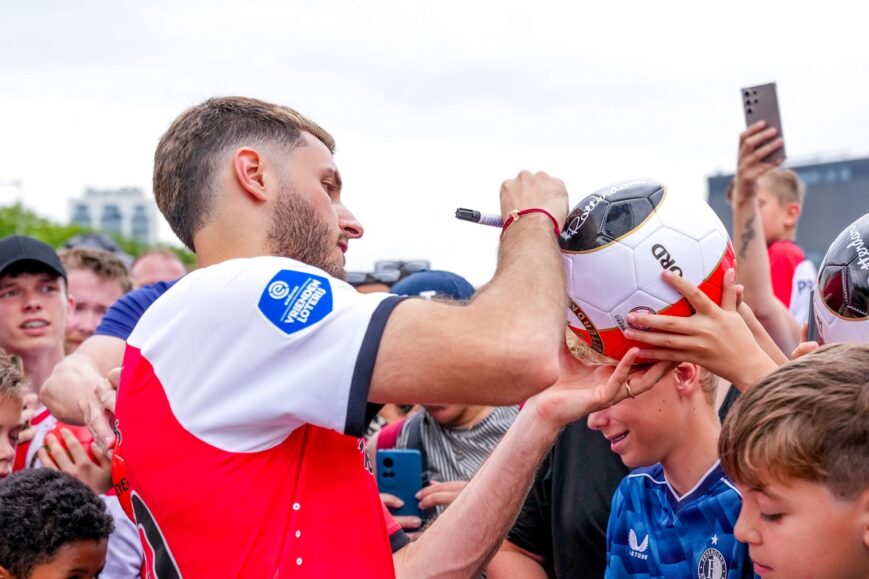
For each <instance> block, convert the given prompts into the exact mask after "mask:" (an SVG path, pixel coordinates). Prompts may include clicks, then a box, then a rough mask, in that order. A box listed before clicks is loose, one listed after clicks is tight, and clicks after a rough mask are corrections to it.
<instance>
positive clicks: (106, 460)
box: [88, 442, 112, 470]
mask: <svg viewBox="0 0 869 579" xmlns="http://www.w3.org/2000/svg"><path fill="white" fill-rule="evenodd" d="M90 451H91V453H92V454H93V455H94V458H95V459H97V465H98V466H99V467H100V468H101V469H104V470H105V469H107V468H112V458H111V457H110V456H109V455H108V454H107V453H105V452H103V449H101V448H100V447H99V445H97V443H96V442H92V443H91V444H90ZM88 459H90V456H88Z"/></svg>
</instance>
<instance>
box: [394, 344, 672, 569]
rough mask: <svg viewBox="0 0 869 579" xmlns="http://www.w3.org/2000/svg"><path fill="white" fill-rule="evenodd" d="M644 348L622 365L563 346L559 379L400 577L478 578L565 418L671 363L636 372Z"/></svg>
mask: <svg viewBox="0 0 869 579" xmlns="http://www.w3.org/2000/svg"><path fill="white" fill-rule="evenodd" d="M637 352H638V349H636V348H634V349H632V350H630V351H629V352H628V354H626V355H625V357H624V358H623V359H622V361H621V362H620V363H619V366H618V367H617V368H615V369H613V368H612V367H606V366H602V367H597V368H592V367H589V366H585V365H583V364H581V363H580V362H578V361H576V360H575V359H573V357H572V356H571V354H570V353H569V352H567V348H566V347H563V348H562V351H561V368H562V375H561V377H560V378H559V381H558V383H556V384H554V385H553V386H551V387H550V388H548V389H547V390H545V391H543V392H541V393H540V394H538V395H537V396H535V397H533V398H531V399H530V400H529V401H528V403H527V404H526V405H525V406H524V407H523V409H522V411H521V412H520V413H519V416H518V417H517V418H516V421H515V422H514V423H513V425H512V426H511V427H510V430H508V431H507V434H506V435H504V438H503V439H502V440H501V442H500V443H499V444H498V446H497V447H496V448H495V450H494V452H493V453H492V455H491V456H490V457H489V459H488V460H487V461H486V462H485V463H484V464H483V466H482V467H481V468H480V470H479V471H478V472H477V474H476V475H475V476H474V478H473V479H471V481H470V482H469V483H468V486H466V487H465V489H464V490H463V491H462V492H461V493H459V496H458V497H457V498H456V500H455V501H454V502H453V503H452V504H451V505H450V506H449V507H448V508H447V509H446V510H445V511H444V512H443V514H442V515H441V516H440V517H438V519H437V520H435V522H434V523H433V524H432V525H431V526H430V527H429V528H428V529H427V530H426V531H425V532H424V533H423V534H422V536H421V537H420V538H419V539H418V540H417V541H415V542H413V543H410V544H409V545H407V546H406V547H404V548H402V549H401V550H399V551H398V552H396V553H395V555H394V561H395V567H396V576H397V577H399V578H405V577H407V578H410V577H434V576H436V577H456V578H459V577H463V578H467V577H475V576H476V575H478V574H479V573H480V572H482V571H483V570H484V569H485V567H486V564H487V563H488V561H489V559H491V557H492V556H493V555H494V554H495V552H496V551H497V550H498V548H499V547H500V545H501V542H502V541H503V540H504V537H505V536H506V534H507V531H508V530H509V529H510V527H511V525H512V524H513V521H514V520H515V518H516V515H517V514H518V512H519V509H520V508H521V506H522V503H523V502H524V500H525V495H526V494H527V493H528V489H529V487H530V486H531V482H532V480H533V478H534V475H535V473H536V472H537V468H538V466H539V465H540V462H541V461H542V459H543V456H544V455H545V454H546V452H547V451H548V450H549V448H550V447H551V446H552V444H553V443H554V442H555V438H556V437H557V435H558V433H559V431H560V430H561V428H562V427H563V426H565V425H566V424H568V423H570V422H573V421H575V420H579V419H580V418H582V417H583V416H585V415H587V414H589V413H591V412H594V411H596V410H598V409H601V408H605V407H607V406H609V405H611V404H614V403H615V402H617V401H619V400H621V399H623V398H624V397H625V396H626V394H627V389H626V388H625V387H624V384H625V383H626V382H627V380H628V379H630V381H631V389H632V391H633V392H634V394H637V393H638V392H645V391H646V390H648V389H649V388H651V387H652V386H653V385H654V384H655V383H657V382H658V380H659V379H660V378H661V377H662V376H663V375H664V374H666V373H667V372H669V371H670V369H671V368H672V365H671V364H668V363H664V362H660V363H658V364H655V365H654V366H652V367H650V368H648V369H647V370H645V371H643V372H634V373H630V369H631V364H632V363H633V361H634V360H635V359H636V356H637Z"/></svg>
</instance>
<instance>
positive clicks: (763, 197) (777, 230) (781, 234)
mask: <svg viewBox="0 0 869 579" xmlns="http://www.w3.org/2000/svg"><path fill="white" fill-rule="evenodd" d="M757 202H758V207H759V209H760V219H761V221H762V222H763V234H764V237H765V238H766V243H767V245H769V244H770V243H772V242H773V241H777V240H779V239H787V238H788V230H787V227H786V225H787V223H789V222H790V219H789V216H788V211H787V207H786V206H785V205H783V204H782V202H781V201H780V200H779V198H778V196H777V195H776V194H775V193H773V192H772V191H770V190H769V189H768V188H766V187H764V186H763V181H761V183H760V184H759V185H758V190H757Z"/></svg>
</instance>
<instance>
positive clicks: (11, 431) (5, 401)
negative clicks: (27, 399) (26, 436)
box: [0, 397, 24, 479]
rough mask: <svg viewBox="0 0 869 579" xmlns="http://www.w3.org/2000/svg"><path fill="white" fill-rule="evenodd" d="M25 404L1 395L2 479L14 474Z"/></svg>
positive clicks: (0, 473) (0, 448)
mask: <svg viewBox="0 0 869 579" xmlns="http://www.w3.org/2000/svg"><path fill="white" fill-rule="evenodd" d="M23 405H24V404H23V402H22V401H21V400H18V399H15V398H5V397H0V479H3V478H6V477H7V476H9V475H10V474H12V463H14V462H15V447H16V446H18V434H19V433H20V432H21V409H22V407H23Z"/></svg>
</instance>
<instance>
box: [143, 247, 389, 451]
mask: <svg viewBox="0 0 869 579" xmlns="http://www.w3.org/2000/svg"><path fill="white" fill-rule="evenodd" d="M400 300H401V298H398V297H397V296H390V295H389V294H367V295H363V294H359V293H358V292H356V291H355V289H353V287H351V286H350V285H348V284H346V283H344V282H342V281H340V280H337V279H335V278H332V277H329V276H328V275H327V274H325V273H324V272H323V271H321V270H319V269H316V268H312V267H309V266H306V265H304V264H301V263H299V262H296V261H293V260H288V259H284V258H273V257H260V258H254V259H243V260H232V261H229V262H224V263H222V264H218V265H216V266H211V267H208V268H205V269H202V270H197V271H195V272H192V273H191V274H188V275H187V276H186V277H184V278H183V279H182V280H181V281H179V282H178V283H177V284H176V286H175V287H173V288H172V290H171V291H168V292H166V294H165V295H164V296H163V297H162V298H161V299H160V300H159V302H156V303H155V304H154V305H153V306H152V307H151V308H150V309H149V310H148V312H146V314H145V315H144V316H143V317H142V319H141V320H140V323H139V326H137V328H136V331H135V332H134V333H133V334H132V335H131V336H130V340H129V344H130V346H131V347H134V348H139V349H140V351H141V354H142V356H143V357H144V358H145V359H146V360H148V361H149V362H150V363H151V364H152V366H153V371H154V374H155V375H156V377H157V378H158V380H159V382H160V384H161V385H162V387H163V389H164V391H165V393H166V396H167V398H168V401H169V404H170V406H171V408H172V411H173V413H174V414H175V416H176V418H177V419H178V420H179V421H180V422H181V424H182V425H183V426H184V427H185V428H186V429H187V430H188V431H190V432H191V433H192V434H194V435H196V436H197V437H199V438H200V439H202V440H204V441H206V442H208V443H210V444H213V445H215V446H217V447H219V448H222V449H225V450H229V451H233V452H255V451H259V450H264V449H266V448H271V447H273V446H275V445H277V444H279V443H281V442H282V441H283V440H285V439H286V438H287V437H288V436H289V435H290V434H291V433H292V432H293V431H294V430H295V429H296V428H298V427H300V426H302V425H305V424H310V425H314V426H319V427H322V428H327V429H331V430H335V431H337V432H339V433H342V434H349V435H352V436H362V434H363V433H364V431H365V426H366V422H365V416H366V409H367V399H368V390H369V387H370V382H371V376H372V373H373V370H374V364H375V360H376V356H377V352H378V349H379V346H380V339H381V336H382V334H383V330H384V327H385V326H386V322H387V320H388V319H389V316H390V314H391V313H392V310H393V308H394V307H395V305H396V304H398V303H399V302H400Z"/></svg>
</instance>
